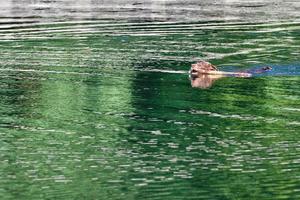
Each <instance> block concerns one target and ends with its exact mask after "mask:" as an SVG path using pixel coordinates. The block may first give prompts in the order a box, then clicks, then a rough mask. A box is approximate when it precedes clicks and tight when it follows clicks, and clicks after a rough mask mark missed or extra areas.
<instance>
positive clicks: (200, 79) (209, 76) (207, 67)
mask: <svg viewBox="0 0 300 200" xmlns="http://www.w3.org/2000/svg"><path fill="white" fill-rule="evenodd" d="M271 69H272V68H271V67H270V66H266V67H262V68H260V69H257V70H254V71H253V70H252V71H251V70H248V71H245V72H225V71H219V70H218V68H217V67H216V66H214V65H213V64H211V63H209V62H206V61H198V62H197V63H196V64H192V66H191V69H190V71H189V74H190V77H191V85H192V87H198V88H202V89H204V88H209V87H210V86H211V85H212V84H213V82H214V81H215V80H217V79H220V78H223V77H251V76H253V74H259V73H264V72H266V71H269V70H271Z"/></svg>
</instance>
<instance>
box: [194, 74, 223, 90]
mask: <svg viewBox="0 0 300 200" xmlns="http://www.w3.org/2000/svg"><path fill="white" fill-rule="evenodd" d="M224 77H225V76H223V75H216V74H200V75H198V76H191V77H190V79H191V85H192V87H194V88H200V89H207V88H210V87H211V86H212V85H213V83H214V82H215V81H216V80H218V79H220V78H224Z"/></svg>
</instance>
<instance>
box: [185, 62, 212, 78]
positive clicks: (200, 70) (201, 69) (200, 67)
mask: <svg viewBox="0 0 300 200" xmlns="http://www.w3.org/2000/svg"><path fill="white" fill-rule="evenodd" d="M217 70H218V69H217V67H216V66H214V65H212V64H211V63H209V62H206V61H198V62H197V63H196V64H192V66H191V69H190V74H191V75H198V74H206V73H208V72H209V71H217Z"/></svg>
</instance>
